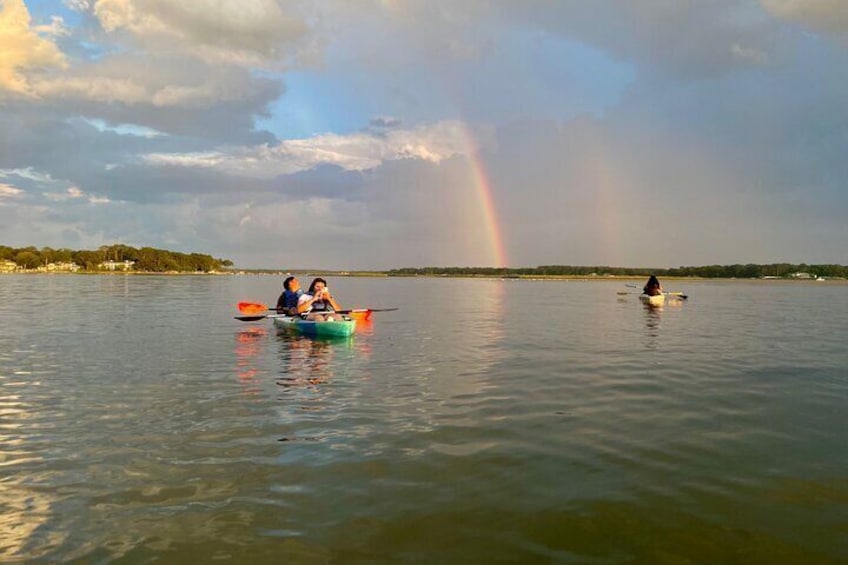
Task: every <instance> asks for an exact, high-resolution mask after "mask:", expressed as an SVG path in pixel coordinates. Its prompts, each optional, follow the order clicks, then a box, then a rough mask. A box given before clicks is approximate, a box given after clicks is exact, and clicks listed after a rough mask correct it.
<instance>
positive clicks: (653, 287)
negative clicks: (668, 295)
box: [642, 275, 663, 296]
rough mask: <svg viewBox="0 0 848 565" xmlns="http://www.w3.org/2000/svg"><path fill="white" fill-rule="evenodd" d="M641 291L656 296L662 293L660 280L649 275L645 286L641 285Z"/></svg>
mask: <svg viewBox="0 0 848 565" xmlns="http://www.w3.org/2000/svg"><path fill="white" fill-rule="evenodd" d="M642 292H644V293H645V294H647V295H648V296H657V295H659V294H662V293H663V287H662V285H661V284H660V281H659V280H657V277H655V276H654V275H651V276H650V278H648V282H646V283H645V286H643V287H642Z"/></svg>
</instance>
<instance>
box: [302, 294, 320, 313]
mask: <svg viewBox="0 0 848 565" xmlns="http://www.w3.org/2000/svg"><path fill="white" fill-rule="evenodd" d="M316 300H318V299H317V298H315V297H314V296H312V295H311V294H301V295H300V298H299V299H298V301H297V313H298V314H303V313H304V312H306V311H307V310H309V309H310V308H312V303H313V302H315V301H316Z"/></svg>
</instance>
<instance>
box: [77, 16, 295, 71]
mask: <svg viewBox="0 0 848 565" xmlns="http://www.w3.org/2000/svg"><path fill="white" fill-rule="evenodd" d="M92 11H93V13H94V15H95V16H96V18H97V19H98V21H99V22H100V25H101V26H102V27H103V29H104V30H106V31H107V32H113V33H114V32H118V31H126V32H129V33H130V34H132V35H133V36H134V37H135V38H136V39H137V40H139V41H140V42H141V43H142V44H143V45H144V46H145V48H146V49H148V50H151V51H157V50H160V49H164V50H166V51H168V50H172V49H173V48H174V47H176V48H179V49H180V50H182V51H184V52H186V53H191V54H192V55H194V56H196V57H198V58H200V59H203V60H205V61H209V62H225V63H230V64H238V65H255V66H263V65H266V64H267V65H277V64H279V62H280V61H281V60H284V59H286V58H287V56H288V51H287V50H286V46H287V45H289V44H291V43H292V42H294V41H296V40H298V39H299V38H301V37H302V36H303V35H304V33H305V31H306V26H305V25H304V24H303V22H301V21H300V20H299V19H298V18H296V17H292V15H291V14H292V13H293V11H292V10H288V9H285V6H284V5H282V4H281V3H279V2H276V1H274V0H227V1H224V2H221V1H219V0H191V1H185V2H172V1H170V0H96V1H95V2H94V3H93V6H92Z"/></svg>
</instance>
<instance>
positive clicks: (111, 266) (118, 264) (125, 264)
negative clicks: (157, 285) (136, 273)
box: [97, 261, 135, 271]
mask: <svg viewBox="0 0 848 565" xmlns="http://www.w3.org/2000/svg"><path fill="white" fill-rule="evenodd" d="M133 265H135V261H103V262H102V263H100V264H99V265H97V266H98V268H100V269H103V270H104V271H129V270H131V269H132V268H133Z"/></svg>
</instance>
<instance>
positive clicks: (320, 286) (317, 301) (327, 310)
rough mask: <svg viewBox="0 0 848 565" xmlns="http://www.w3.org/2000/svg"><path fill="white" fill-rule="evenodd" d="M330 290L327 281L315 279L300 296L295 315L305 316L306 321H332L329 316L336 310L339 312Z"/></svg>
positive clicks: (331, 317) (339, 307) (339, 308)
mask: <svg viewBox="0 0 848 565" xmlns="http://www.w3.org/2000/svg"><path fill="white" fill-rule="evenodd" d="M341 309H342V307H341V306H339V304H338V302H336V299H335V298H333V295H332V294H330V289H329V288H327V281H325V280H324V279H322V278H321V277H317V278H315V279H314V280H313V281H312V284H310V285H309V290H307V291H306V293H305V294H302V295H301V296H300V298H299V299H298V302H297V313H298V314H306V319H307V320H332V319H333V316H332V315H331V314H332V313H333V312H335V311H336V310H341Z"/></svg>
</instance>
